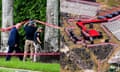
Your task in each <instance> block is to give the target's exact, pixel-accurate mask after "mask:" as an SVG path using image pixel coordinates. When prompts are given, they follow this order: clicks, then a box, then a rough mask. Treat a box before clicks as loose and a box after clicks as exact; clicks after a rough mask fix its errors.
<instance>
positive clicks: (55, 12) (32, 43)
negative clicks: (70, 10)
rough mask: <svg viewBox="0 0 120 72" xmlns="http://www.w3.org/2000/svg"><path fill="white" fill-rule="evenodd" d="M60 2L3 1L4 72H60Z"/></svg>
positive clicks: (0, 51)
mask: <svg viewBox="0 0 120 72" xmlns="http://www.w3.org/2000/svg"><path fill="white" fill-rule="evenodd" d="M59 5H60V1H59V0H0V72H60V64H59V59H60V52H59V49H60V34H59V33H60V30H61V27H60V24H59V22H60V21H59Z"/></svg>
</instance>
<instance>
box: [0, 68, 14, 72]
mask: <svg viewBox="0 0 120 72" xmlns="http://www.w3.org/2000/svg"><path fill="white" fill-rule="evenodd" d="M0 72H14V71H13V70H6V69H0Z"/></svg>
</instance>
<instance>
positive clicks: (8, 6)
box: [0, 0, 13, 52]
mask: <svg viewBox="0 0 120 72" xmlns="http://www.w3.org/2000/svg"><path fill="white" fill-rule="evenodd" d="M11 25H13V0H2V28H6V27H9V26H11ZM8 34H9V33H8V32H2V33H1V49H0V51H1V52H6V51H7V42H8Z"/></svg>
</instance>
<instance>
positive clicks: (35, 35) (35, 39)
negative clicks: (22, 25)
mask: <svg viewBox="0 0 120 72" xmlns="http://www.w3.org/2000/svg"><path fill="white" fill-rule="evenodd" d="M37 37H38V38H39V39H40V40H41V38H40V32H35V34H34V42H35V44H37V43H39V42H38V41H37Z"/></svg>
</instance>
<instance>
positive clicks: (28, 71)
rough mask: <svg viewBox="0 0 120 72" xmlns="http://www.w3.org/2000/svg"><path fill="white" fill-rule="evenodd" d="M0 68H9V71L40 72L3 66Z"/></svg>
mask: <svg viewBox="0 0 120 72" xmlns="http://www.w3.org/2000/svg"><path fill="white" fill-rule="evenodd" d="M0 69H3V70H10V72H42V71H31V70H24V69H14V68H5V67H0Z"/></svg>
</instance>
